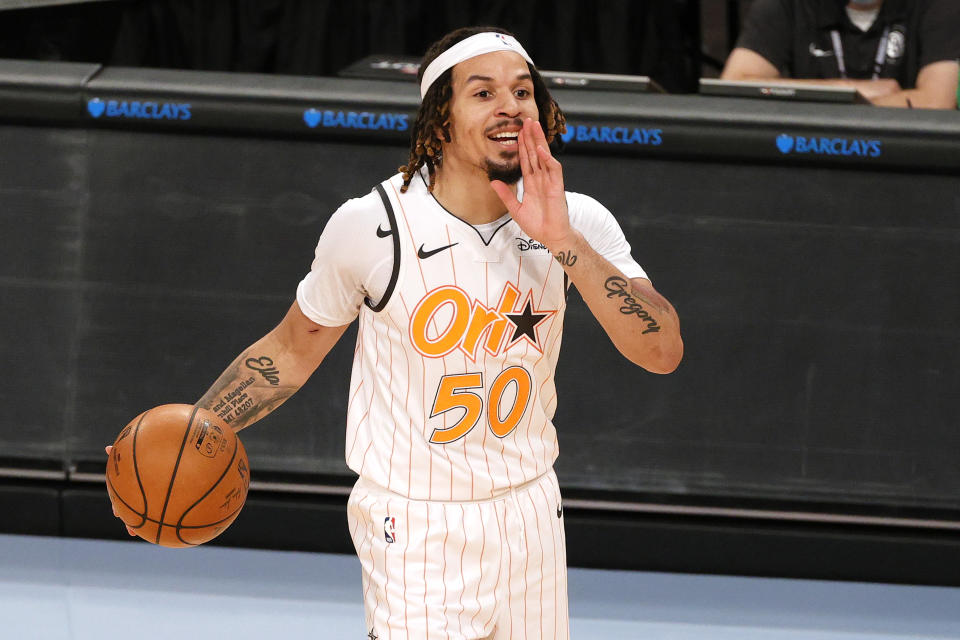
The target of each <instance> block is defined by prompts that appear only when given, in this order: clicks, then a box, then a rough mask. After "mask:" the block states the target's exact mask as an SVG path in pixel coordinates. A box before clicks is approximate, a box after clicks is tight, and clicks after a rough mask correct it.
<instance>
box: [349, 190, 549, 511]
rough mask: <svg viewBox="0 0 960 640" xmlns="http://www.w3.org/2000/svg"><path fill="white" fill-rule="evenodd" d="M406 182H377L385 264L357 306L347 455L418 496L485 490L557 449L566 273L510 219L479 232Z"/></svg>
mask: <svg viewBox="0 0 960 640" xmlns="http://www.w3.org/2000/svg"><path fill="white" fill-rule="evenodd" d="M401 184H402V179H401V176H400V175H399V174H398V175H396V176H394V177H393V178H391V179H389V180H387V181H385V182H383V183H381V184H380V185H379V186H378V187H377V190H378V192H380V194H381V198H383V199H384V202H385V205H386V208H387V214H388V218H389V223H390V227H391V228H390V229H389V231H388V230H386V229H382V230H380V231H379V232H378V233H383V234H386V233H388V232H389V233H390V234H392V239H393V246H394V271H393V274H392V276H391V279H390V284H389V285H388V287H387V291H386V292H385V294H384V296H383V298H382V299H381V300H380V301H379V302H378V304H377V305H376V306H372V305H369V304H368V305H365V306H363V307H362V308H361V311H360V323H359V333H358V338H357V349H356V353H355V358H354V364H353V372H352V380H351V384H350V398H349V405H348V409H347V438H346V456H347V464H348V466H349V467H350V468H351V469H353V470H354V471H356V472H357V473H358V474H360V476H361V477H363V478H366V479H367V480H369V481H371V482H374V483H376V484H378V485H380V486H382V487H385V488H387V489H389V490H390V491H393V492H395V493H398V494H401V495H404V496H408V497H410V498H414V499H422V500H457V501H466V500H482V499H486V498H490V497H491V496H494V495H496V494H498V493H501V492H503V491H505V490H507V489H509V488H510V487H516V486H518V485H521V484H523V483H525V482H528V481H530V480H533V479H535V478H537V477H538V476H540V475H542V474H543V473H545V472H546V471H548V470H549V469H550V468H551V466H552V465H553V462H554V460H555V459H556V457H557V436H556V431H555V430H554V427H553V423H552V418H553V414H554V410H555V408H556V401H557V397H556V390H555V387H554V377H553V376H554V370H555V368H556V364H557V356H558V353H559V350H560V335H561V329H562V326H563V314H564V309H565V306H566V302H565V298H566V295H565V290H566V277H565V274H564V271H563V269H562V267H561V266H560V265H559V264H558V263H557V261H556V260H555V259H554V258H553V256H552V255H551V254H550V252H549V251H548V250H547V248H546V247H544V246H543V245H540V244H539V243H537V242H536V241H534V240H532V239H531V238H530V237H529V236H527V235H525V234H524V233H523V232H522V231H521V230H520V227H519V226H518V225H517V224H516V223H515V222H513V220H508V221H506V222H504V223H503V225H502V226H501V227H499V228H498V229H497V230H496V231H495V233H494V234H493V236H492V238H490V240H489V242H485V241H484V239H483V238H482V237H481V235H480V233H479V232H478V231H477V230H476V229H474V228H473V227H472V226H471V225H469V224H467V223H465V222H464V221H462V220H460V219H459V218H457V217H456V216H454V215H453V214H451V213H450V212H448V211H447V210H445V209H444V208H443V207H442V206H441V205H440V204H439V202H437V200H436V199H435V198H434V197H433V196H432V195H431V194H430V193H429V192H428V191H427V189H426V186H425V185H424V183H423V181H421V180H417V179H415V180H413V181H412V183H411V185H410V188H409V190H408V191H407V193H405V194H401V193H400V185H401ZM358 235H359V234H358Z"/></svg>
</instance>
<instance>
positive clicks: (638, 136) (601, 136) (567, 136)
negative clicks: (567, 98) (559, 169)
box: [560, 124, 663, 147]
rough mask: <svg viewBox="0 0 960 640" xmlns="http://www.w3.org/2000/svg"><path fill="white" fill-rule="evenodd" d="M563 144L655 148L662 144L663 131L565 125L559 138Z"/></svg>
mask: <svg viewBox="0 0 960 640" xmlns="http://www.w3.org/2000/svg"><path fill="white" fill-rule="evenodd" d="M560 137H561V139H562V140H563V141H564V142H571V141H576V142H599V143H602V144H630V145H648V146H652V147H657V146H660V145H661V144H663V129H644V128H630V127H604V126H599V127H588V126H585V125H576V126H574V125H570V124H568V125H567V132H566V133H564V134H563V135H562V136H560Z"/></svg>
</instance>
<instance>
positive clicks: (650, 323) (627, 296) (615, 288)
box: [604, 276, 665, 334]
mask: <svg viewBox="0 0 960 640" xmlns="http://www.w3.org/2000/svg"><path fill="white" fill-rule="evenodd" d="M628 287H629V289H628ZM604 288H605V289H606V290H607V297H608V298H614V297H616V298H619V299H620V300H619V302H620V313H622V314H624V315H628V316H631V315H634V316H637V317H638V318H640V319H641V320H643V321H644V322H646V323H647V328H646V329H644V330H643V331H642V332H641V333H644V334H647V333H657V332H659V331H660V324H659V323H658V322H657V319H656V318H654V317H653V316H652V315H650V312H649V311H647V310H646V309H645V308H644V306H643V305H644V304H646V305H647V306H648V307H651V308H653V310H654V311H659V312H660V313H665V310H663V309H661V308H660V307H659V305H657V304H656V303H654V302H652V301H651V300H648V299H647V298H645V297H644V296H643V294H641V293H640V292H638V291H637V289H636V288H635V287H631V286H630V283H628V282H627V281H626V280H624V279H623V278H621V277H619V276H611V277H609V278H607V280H606V282H604Z"/></svg>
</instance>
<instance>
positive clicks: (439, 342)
mask: <svg viewBox="0 0 960 640" xmlns="http://www.w3.org/2000/svg"><path fill="white" fill-rule="evenodd" d="M520 296H521V294H520V290H519V289H517V287H516V286H514V284H513V283H511V282H507V283H506V284H504V285H503V289H502V290H501V292H500V299H499V300H498V301H497V303H496V305H494V306H487V305H486V304H484V303H483V302H481V301H480V300H476V299H473V300H471V299H470V296H468V295H467V292H466V291H464V290H463V289H461V288H460V287H457V286H453V285H448V286H444V287H437V288H436V289H434V290H432V291H429V292H427V294H426V295H424V296H423V298H421V299H420V302H418V303H417V305H416V306H415V307H414V309H413V313H411V314H410V326H409V335H410V339H411V341H412V342H413V345H414V347H415V348H416V350H417V351H419V352H420V353H421V354H422V355H424V356H426V357H428V358H442V357H443V356H446V355H448V354H450V353H452V352H453V351H455V350H457V349H459V350H460V351H461V352H463V353H464V354H466V355H467V357H468V358H470V359H471V360H473V361H474V362H476V360H477V358H478V357H479V356H480V355H481V353H480V351H481V350H483V351H485V352H487V353H488V354H490V355H491V356H498V355H500V354H501V353H503V352H505V351H507V350H508V349H511V348H513V347H514V346H515V345H517V344H519V343H521V342H524V341H525V342H526V344H528V345H530V346H532V347H533V348H534V349H536V350H537V351H539V352H540V353H543V345H542V342H541V340H540V336H539V330H540V328H541V325H542V324H543V323H544V322H545V321H546V320H547V319H548V318H550V317H551V316H553V314H555V313H556V312H557V310H556V309H540V308H538V307H537V305H536V303H535V302H534V301H535V296H534V294H533V290H530V291H528V292H527V295H526V297H525V298H524V299H523V300H524V301H523V303H520V300H521V297H520Z"/></svg>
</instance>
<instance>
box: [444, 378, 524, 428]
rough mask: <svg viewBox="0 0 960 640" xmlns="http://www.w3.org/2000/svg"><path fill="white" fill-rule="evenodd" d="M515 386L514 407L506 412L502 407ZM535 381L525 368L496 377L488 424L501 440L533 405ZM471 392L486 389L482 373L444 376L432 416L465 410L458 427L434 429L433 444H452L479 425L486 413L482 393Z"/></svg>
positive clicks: (515, 426) (491, 387) (488, 399)
mask: <svg viewBox="0 0 960 640" xmlns="http://www.w3.org/2000/svg"><path fill="white" fill-rule="evenodd" d="M511 386H513V387H514V388H515V390H516V397H515V398H514V401H513V406H511V407H510V408H509V410H508V411H506V417H501V416H502V415H503V414H504V411H503V409H504V408H503V407H501V406H500V403H501V400H502V399H503V395H504V393H505V392H506V391H507V389H509V388H511ZM531 387H532V380H531V379H530V374H529V373H528V372H527V370H526V369H524V368H523V367H508V368H507V369H504V370H503V371H502V372H501V373H500V375H498V376H497V377H496V379H495V380H494V381H493V384H492V385H491V386H490V393H489V396H488V397H487V421H488V422H489V425H490V430H491V431H493V434H494V435H495V436H497V437H498V438H503V437H504V436H506V435H508V434H509V433H510V432H511V431H513V430H514V429H516V428H517V425H518V424H520V420H521V418H523V414H524V413H525V412H526V410H527V404H528V403H529V402H530V389H531ZM470 389H483V376H482V375H481V374H479V373H457V374H451V375H448V376H443V377H442V378H441V379H440V384H439V385H438V386H437V397H436V399H435V400H434V401H433V407H432V408H431V410H430V417H431V418H435V417H436V416H438V415H440V414H442V413H446V412H447V411H452V410H454V409H465V411H464V413H463V415H462V416H461V417H460V419H459V420H458V421H457V423H456V424H455V425H453V426H452V427H449V428H447V429H434V430H433V434H432V435H431V436H430V442H432V443H434V444H448V443H450V442H453V441H454V440H459V439H460V438H462V437H463V436H465V435H467V434H468V433H470V431H471V430H472V429H473V428H474V427H475V426H476V425H477V422H479V420H480V416H481V414H482V413H483V398H482V397H481V396H480V394H479V393H477V392H475V391H470Z"/></svg>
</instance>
